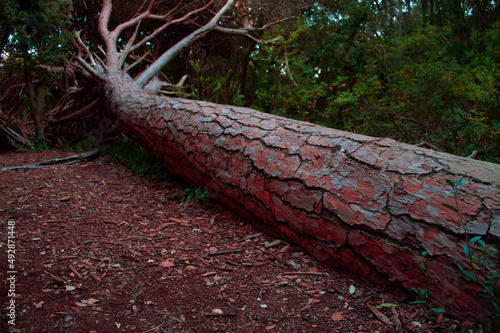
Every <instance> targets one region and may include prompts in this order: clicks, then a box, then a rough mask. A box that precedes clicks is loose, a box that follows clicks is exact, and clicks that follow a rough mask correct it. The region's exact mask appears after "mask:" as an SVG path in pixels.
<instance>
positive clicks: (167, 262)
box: [160, 259, 174, 267]
mask: <svg viewBox="0 0 500 333" xmlns="http://www.w3.org/2000/svg"><path fill="white" fill-rule="evenodd" d="M160 266H162V267H174V259H167V260H165V261H163V262H162V263H161V264H160Z"/></svg>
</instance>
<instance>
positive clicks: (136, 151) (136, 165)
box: [108, 140, 171, 181]
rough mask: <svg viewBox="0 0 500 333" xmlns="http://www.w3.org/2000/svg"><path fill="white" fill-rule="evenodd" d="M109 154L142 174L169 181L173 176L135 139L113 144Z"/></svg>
mask: <svg viewBox="0 0 500 333" xmlns="http://www.w3.org/2000/svg"><path fill="white" fill-rule="evenodd" d="M108 154H109V156H110V157H111V158H112V159H113V160H114V161H116V162H119V163H121V164H123V165H125V166H127V167H129V168H130V169H131V170H132V171H133V172H135V173H137V174H139V175H140V176H145V177H148V178H151V179H154V180H158V181H167V180H169V179H170V178H171V176H170V174H169V173H168V172H167V171H166V170H165V168H164V167H163V166H162V165H161V164H160V163H158V162H157V161H156V160H155V159H154V158H153V157H151V156H150V155H149V154H148V152H147V151H146V150H145V149H144V148H142V147H141V146H139V145H138V144H137V143H135V142H133V141H128V140H127V141H123V142H118V143H115V144H113V145H112V146H111V147H110V148H109V151H108Z"/></svg>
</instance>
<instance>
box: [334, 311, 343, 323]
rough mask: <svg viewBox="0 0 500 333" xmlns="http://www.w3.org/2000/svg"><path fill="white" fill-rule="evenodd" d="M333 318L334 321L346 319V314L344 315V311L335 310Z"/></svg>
mask: <svg viewBox="0 0 500 333" xmlns="http://www.w3.org/2000/svg"><path fill="white" fill-rule="evenodd" d="M331 318H332V320H333V321H341V320H344V316H343V315H342V312H335V313H334V314H332V317H331Z"/></svg>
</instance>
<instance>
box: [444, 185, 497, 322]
mask: <svg viewBox="0 0 500 333" xmlns="http://www.w3.org/2000/svg"><path fill="white" fill-rule="evenodd" d="M462 181H463V178H460V179H458V180H457V181H456V182H453V181H451V180H447V182H448V184H449V185H450V186H451V188H452V191H451V192H446V194H447V195H448V196H449V197H451V198H453V199H454V201H455V202H454V205H449V204H443V205H444V206H445V207H447V208H449V209H451V210H452V211H454V212H456V213H457V214H458V218H459V222H460V224H461V226H462V228H463V230H464V234H465V238H466V244H465V245H464V254H465V257H466V258H467V263H468V265H467V266H468V267H465V268H464V267H459V269H460V271H461V272H462V274H464V275H465V276H466V277H467V278H468V279H470V280H472V281H474V282H475V283H476V284H477V285H479V286H480V287H481V289H482V293H480V294H479V296H481V297H484V298H487V299H488V300H489V301H490V302H491V304H492V306H493V309H494V310H495V314H494V315H493V320H494V322H495V323H496V324H497V325H498V324H500V300H499V298H500V272H499V269H500V268H499V267H498V258H497V257H498V254H499V252H500V251H499V250H498V244H494V245H486V243H485V242H484V241H483V240H482V239H481V236H474V237H472V238H471V237H470V236H471V235H470V234H469V232H468V231H467V226H466V223H465V221H464V219H463V214H462V209H461V208H460V205H459V203H458V187H459V186H460V184H461V183H462Z"/></svg>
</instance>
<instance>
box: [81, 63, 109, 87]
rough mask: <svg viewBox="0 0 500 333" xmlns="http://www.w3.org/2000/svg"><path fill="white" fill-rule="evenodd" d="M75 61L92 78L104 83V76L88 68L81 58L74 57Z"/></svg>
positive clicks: (90, 67)
mask: <svg viewBox="0 0 500 333" xmlns="http://www.w3.org/2000/svg"><path fill="white" fill-rule="evenodd" d="M76 60H77V61H78V63H79V64H80V65H81V66H82V67H83V69H85V70H86V71H87V72H89V73H90V74H91V75H92V76H93V77H95V78H96V79H98V80H100V81H103V82H104V81H106V78H105V76H104V75H103V74H102V73H99V72H98V71H97V70H95V69H94V68H93V67H92V66H90V65H89V64H88V63H87V62H86V61H85V60H83V59H82V57H76Z"/></svg>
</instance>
